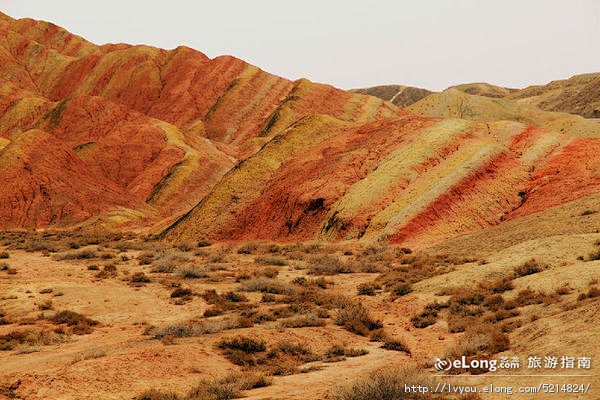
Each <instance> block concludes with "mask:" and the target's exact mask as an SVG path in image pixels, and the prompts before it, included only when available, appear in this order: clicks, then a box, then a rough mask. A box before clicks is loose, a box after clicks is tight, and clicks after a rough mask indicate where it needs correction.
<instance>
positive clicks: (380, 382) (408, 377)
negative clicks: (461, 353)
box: [332, 366, 435, 400]
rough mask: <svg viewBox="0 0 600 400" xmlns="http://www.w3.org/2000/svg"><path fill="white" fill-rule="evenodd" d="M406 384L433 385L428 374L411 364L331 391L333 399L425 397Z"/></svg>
mask: <svg viewBox="0 0 600 400" xmlns="http://www.w3.org/2000/svg"><path fill="white" fill-rule="evenodd" d="M405 385H407V386H412V385H415V386H435V385H434V381H433V379H432V378H431V376H430V375H428V374H426V373H425V372H424V371H422V370H421V369H418V368H416V367H413V366H409V367H395V368H387V369H385V370H379V371H376V372H373V373H371V374H370V375H369V376H368V377H366V378H359V379H358V380H356V381H355V382H354V383H353V384H351V385H348V386H344V387H338V388H337V389H335V390H334V391H333V393H332V399H334V400H402V399H419V398H423V399H426V398H427V397H425V396H423V395H419V394H415V393H410V392H408V391H406V390H405ZM431 398H435V397H431Z"/></svg>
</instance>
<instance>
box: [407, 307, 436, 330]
mask: <svg viewBox="0 0 600 400" xmlns="http://www.w3.org/2000/svg"><path fill="white" fill-rule="evenodd" d="M437 318H438V313H437V311H435V310H424V311H423V312H421V313H419V314H417V315H415V316H413V317H412V318H411V319H410V322H411V323H412V324H413V326H414V327H415V328H426V327H428V326H429V325H433V324H435V323H436V322H437Z"/></svg>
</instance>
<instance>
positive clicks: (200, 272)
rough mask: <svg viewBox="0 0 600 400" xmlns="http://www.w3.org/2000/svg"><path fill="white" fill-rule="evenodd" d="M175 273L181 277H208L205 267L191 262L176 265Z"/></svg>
mask: <svg viewBox="0 0 600 400" xmlns="http://www.w3.org/2000/svg"><path fill="white" fill-rule="evenodd" d="M175 273H176V274H177V275H179V276H180V277H182V278H183V279H202V278H209V277H210V275H209V274H208V272H207V271H206V268H204V267H202V266H199V265H192V264H184V265H181V266H179V267H177V268H176V269H175Z"/></svg>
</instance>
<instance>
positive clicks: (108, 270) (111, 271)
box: [96, 264, 117, 279]
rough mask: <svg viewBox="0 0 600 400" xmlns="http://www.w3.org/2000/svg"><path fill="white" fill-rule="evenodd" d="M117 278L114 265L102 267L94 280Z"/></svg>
mask: <svg viewBox="0 0 600 400" xmlns="http://www.w3.org/2000/svg"><path fill="white" fill-rule="evenodd" d="M115 276H117V267H116V266H115V265H114V264H107V265H105V266H104V267H102V271H100V272H98V273H97V274H96V278H99V279H105V278H114V277H115Z"/></svg>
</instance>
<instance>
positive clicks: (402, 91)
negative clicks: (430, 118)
mask: <svg viewBox="0 0 600 400" xmlns="http://www.w3.org/2000/svg"><path fill="white" fill-rule="evenodd" d="M350 91H351V92H353V93H362V94H368V95H370V96H375V97H379V98H380V99H383V100H387V101H390V102H392V103H393V104H395V105H397V106H398V107H402V108H404V107H407V106H409V105H411V104H413V103H415V102H417V101H419V100H421V99H422V98H423V97H426V96H429V95H430V94H431V93H433V92H432V91H430V90H427V89H421V88H416V87H412V86H402V85H385V86H373V87H370V88H366V89H352V90H350Z"/></svg>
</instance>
